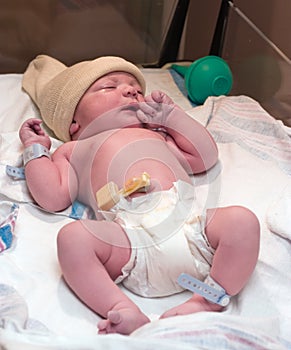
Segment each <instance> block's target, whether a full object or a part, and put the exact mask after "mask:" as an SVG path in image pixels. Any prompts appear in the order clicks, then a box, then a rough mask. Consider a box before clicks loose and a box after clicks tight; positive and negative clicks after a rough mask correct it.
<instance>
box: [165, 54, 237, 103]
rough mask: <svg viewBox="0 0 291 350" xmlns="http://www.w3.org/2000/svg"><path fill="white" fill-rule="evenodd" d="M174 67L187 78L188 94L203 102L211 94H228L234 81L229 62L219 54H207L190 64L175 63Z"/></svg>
mask: <svg viewBox="0 0 291 350" xmlns="http://www.w3.org/2000/svg"><path fill="white" fill-rule="evenodd" d="M172 68H173V69H174V70H175V71H176V72H178V73H179V74H181V75H182V76H183V77H184V78H185V86H186V89H187V92H188V96H189V98H190V99H191V101H193V102H194V103H196V104H203V103H204V101H205V100H206V99H207V97H209V96H220V95H227V94H228V93H229V92H230V90H231V88H232V83H233V78H232V73H231V70H230V68H229V66H228V64H227V63H226V62H225V61H224V60H223V59H222V58H220V57H218V56H205V57H202V58H199V59H198V60H196V61H194V62H193V63H192V64H191V65H190V66H181V65H177V64H173V65H172Z"/></svg>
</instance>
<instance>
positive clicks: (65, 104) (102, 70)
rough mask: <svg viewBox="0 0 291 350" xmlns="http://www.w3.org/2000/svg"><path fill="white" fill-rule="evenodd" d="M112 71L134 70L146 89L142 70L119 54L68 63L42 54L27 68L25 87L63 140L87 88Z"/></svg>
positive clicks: (23, 81)
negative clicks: (68, 65)
mask: <svg viewBox="0 0 291 350" xmlns="http://www.w3.org/2000/svg"><path fill="white" fill-rule="evenodd" d="M111 72H126V73H130V74H132V75H133V76H134V77H135V78H136V79H137V81H138V82H139V84H140V85H141V87H142V90H143V93H145V80H144V77H143V75H142V73H141V71H140V70H139V69H138V68H137V67H136V66H135V65H134V64H132V63H130V62H128V61H126V60H124V59H123V58H120V57H114V56H104V57H99V58H97V59H95V60H93V61H83V62H79V63H76V64H75V65H73V66H70V67H67V66H65V65H64V64H63V63H61V62H60V61H58V60H56V59H54V58H52V57H49V56H46V55H39V56H37V57H36V58H35V59H34V60H33V61H31V62H30V64H29V66H28V68H27V69H26V71H25V72H24V75H23V80H22V87H23V89H24V90H25V91H26V92H27V93H28V94H29V95H30V97H31V98H32V100H33V101H34V103H35V104H36V105H37V107H38V108H39V110H40V113H41V116H42V119H43V121H44V122H45V123H46V125H47V126H48V127H49V128H50V129H51V130H52V131H53V132H54V133H55V135H56V136H57V137H58V138H59V139H60V140H62V141H70V140H71V137H70V134H69V129H70V126H71V123H72V120H73V116H74V112H75V109H76V107H77V104H78V102H79V101H80V99H81V97H82V96H83V94H84V93H85V91H86V90H87V89H88V88H89V87H90V86H91V85H92V84H93V83H94V82H95V81H96V80H97V79H98V78H101V77H102V76H104V75H106V74H108V73H111Z"/></svg>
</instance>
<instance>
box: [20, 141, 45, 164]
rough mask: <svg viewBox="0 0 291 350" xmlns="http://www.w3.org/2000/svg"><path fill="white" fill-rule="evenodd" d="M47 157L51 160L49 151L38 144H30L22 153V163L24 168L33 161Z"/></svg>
mask: <svg viewBox="0 0 291 350" xmlns="http://www.w3.org/2000/svg"><path fill="white" fill-rule="evenodd" d="M40 157H47V158H49V159H51V155H50V152H49V149H48V148H47V147H46V146H43V145H42V144H40V143H32V144H30V145H29V146H27V147H25V149H24V152H23V163H24V166H25V165H26V164H27V163H28V162H30V161H31V160H33V159H36V158H40Z"/></svg>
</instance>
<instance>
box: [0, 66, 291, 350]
mask: <svg viewBox="0 0 291 350" xmlns="http://www.w3.org/2000/svg"><path fill="white" fill-rule="evenodd" d="M144 73H145V76H146V80H147V82H148V91H151V90H152V89H162V90H163V91H165V92H166V93H168V94H169V95H170V96H171V97H172V98H173V99H174V100H175V102H176V103H178V104H179V105H180V106H182V108H183V109H184V110H186V111H187V112H188V113H189V115H191V116H192V117H194V118H196V119H197V120H198V121H200V122H201V123H203V124H204V125H206V126H207V128H208V130H209V131H210V132H211V133H212V134H213V136H214V137H215V139H216V141H217V143H218V148H219V154H220V162H219V163H218V164H217V165H216V166H215V167H214V168H213V169H211V171H209V172H208V173H207V174H206V175H201V176H197V177H196V178H195V179H193V181H194V183H195V184H196V186H197V191H198V194H199V201H200V204H201V205H202V206H205V205H207V206H209V207H214V206H224V205H234V204H238V205H244V206H247V207H248V208H250V209H251V210H253V211H254V212H255V213H256V214H257V216H258V217H259V220H260V223H261V232H262V233H261V249H260V256H259V261H258V264H257V267H256V270H255V272H254V274H253V276H252V277H251V279H250V281H249V283H248V285H247V286H246V287H245V288H244V290H243V291H242V292H241V293H240V294H239V296H237V297H234V298H233V299H232V302H231V304H230V306H229V307H228V308H227V310H226V311H224V312H222V313H199V314H195V315H189V316H183V317H175V318H170V319H167V320H158V316H159V315H160V314H161V313H162V312H163V311H165V310H167V309H168V308H169V307H171V306H174V305H176V304H177V303H181V302H183V301H184V300H186V299H187V298H188V297H189V295H190V294H189V293H188V292H184V293H181V294H178V295H174V296H171V297H167V298H157V299H145V298H141V297H138V296H136V295H133V294H131V293H130V292H127V291H126V290H125V292H126V293H127V294H128V295H129V296H130V297H131V298H132V299H133V300H134V301H135V302H136V303H137V304H138V305H139V306H140V307H141V308H142V309H143V310H144V312H146V313H147V314H148V315H149V316H150V317H151V318H152V320H153V321H152V322H151V323H150V324H148V325H145V326H144V327H141V328H140V329H139V330H137V331H135V332H134V333H133V334H132V335H131V336H129V337H124V336H120V335H107V336H98V335H97V330H96V324H97V321H98V319H99V317H98V316H97V315H95V314H94V313H93V312H92V311H90V310H89V309H88V308H87V307H86V306H85V305H83V304H82V303H81V302H80V301H79V300H78V299H77V298H76V297H75V295H74V294H73V293H72V292H71V291H70V290H69V289H68V287H67V285H66V284H65V283H64V281H63V280H62V278H61V271H60V268H59V266H58V261H57V257H56V236H57V232H58V230H59V229H60V228H61V227H62V226H63V225H64V224H65V223H67V222H69V221H70V220H72V219H71V218H69V217H67V216H66V215H67V213H63V215H54V214H50V213H46V212H43V211H41V210H39V209H38V208H36V207H34V206H33V205H31V200H32V199H31V197H30V196H29V193H28V191H27V189H26V186H25V182H24V181H20V182H19V181H14V180H11V179H9V178H8V177H7V175H6V172H5V167H6V165H7V164H9V165H16V166H19V165H21V145H20V142H19V140H18V133H17V130H18V128H19V126H20V124H21V123H22V121H23V120H25V119H27V118H29V117H32V116H38V111H37V110H36V108H35V107H34V106H33V104H32V103H31V101H30V100H29V98H28V96H27V95H25V94H24V93H23V92H22V91H21V85H20V82H21V77H22V76H21V75H18V74H8V75H2V76H0V123H1V124H0V125H1V127H0V184H1V191H0V199H1V200H7V199H8V200H11V201H17V202H19V203H20V211H19V216H18V219H17V222H16V229H15V235H16V238H15V240H14V242H13V246H12V248H10V249H9V250H6V251H4V252H2V253H1V254H0V345H1V346H3V347H6V348H7V349H23V350H24V349H52V348H54V349H104V348H108V349H113V348H116V346H118V348H120V349H123V348H124V349H148V348H153V347H158V348H159V349H172V348H175V349H188V348H189V349H218V348H223V349H228V348H229V349H254V348H260V349H291V332H290V324H291V295H290V290H291V278H290V272H291V241H290V240H291V222H290V217H291V216H290V209H291V208H290V207H291V182H290V176H291V141H290V138H289V136H288V132H289V129H287V128H285V127H284V126H283V125H282V124H280V123H278V122H277V121H275V120H274V119H273V118H272V117H271V116H269V115H268V113H266V112H265V111H264V110H263V109H262V108H261V107H260V105H259V104H257V103H256V102H255V101H253V100H252V99H249V98H247V97H245V96H238V97H219V98H212V97H211V98H209V99H208V100H207V101H206V103H205V104H204V105H203V106H200V107H195V108H193V107H192V106H191V104H190V103H189V101H188V100H187V98H185V96H183V95H182V93H181V92H180V90H179V89H178V88H177V86H176V85H175V82H174V81H173V79H172V77H171V74H170V73H169V72H168V71H167V70H160V69H146V70H144ZM54 145H55V146H57V145H58V142H57V141H54ZM246 259H247V256H246Z"/></svg>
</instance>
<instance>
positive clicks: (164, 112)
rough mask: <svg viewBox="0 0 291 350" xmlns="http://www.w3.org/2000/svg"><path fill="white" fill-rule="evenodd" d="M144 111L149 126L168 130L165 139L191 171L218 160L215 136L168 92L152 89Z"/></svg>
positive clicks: (205, 168)
mask: <svg viewBox="0 0 291 350" xmlns="http://www.w3.org/2000/svg"><path fill="white" fill-rule="evenodd" d="M141 110H142V111H143V112H144V113H145V116H146V117H147V120H145V122H146V124H147V126H148V127H149V128H150V129H155V130H159V129H162V130H164V131H165V132H166V134H165V140H166V142H167V143H168V145H169V147H170V148H171V149H172V151H173V152H174V153H175V154H176V156H177V158H178V159H179V160H180V161H181V163H182V164H184V165H185V160H186V161H187V163H188V168H189V166H190V170H189V169H188V171H189V172H193V173H200V172H203V171H205V170H207V169H210V168H211V167H212V166H213V165H214V164H215V163H216V162H217V159H218V151H217V146H216V143H215V141H214V140H213V138H212V136H211V135H210V134H209V132H208V131H207V130H206V128H205V127H204V126H203V125H202V124H200V123H199V122H197V121H196V120H194V119H193V118H191V117H190V116H189V115H188V114H187V113H185V112H184V111H183V110H182V109H181V108H180V107H178V106H177V105H175V104H174V102H173V101H172V100H171V99H170V98H169V97H168V96H167V95H166V94H164V93H163V92H161V91H154V92H152V94H151V95H150V96H148V97H146V103H145V104H141ZM181 154H182V155H183V156H181ZM182 158H184V159H182ZM185 167H187V166H186V165H185Z"/></svg>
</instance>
